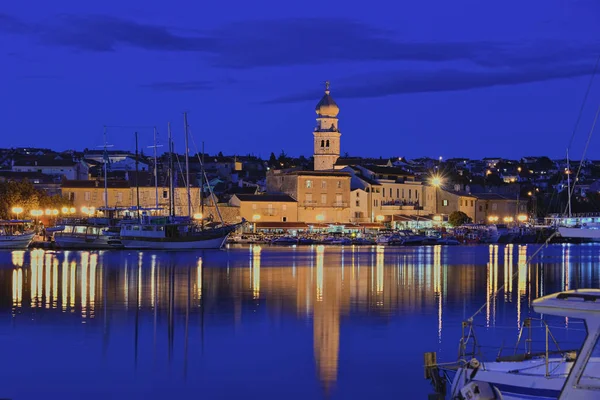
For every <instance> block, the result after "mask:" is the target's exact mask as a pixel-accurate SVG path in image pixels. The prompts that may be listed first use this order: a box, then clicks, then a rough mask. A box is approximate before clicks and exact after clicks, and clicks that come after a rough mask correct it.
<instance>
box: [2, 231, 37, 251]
mask: <svg viewBox="0 0 600 400" xmlns="http://www.w3.org/2000/svg"><path fill="white" fill-rule="evenodd" d="M34 235H35V234H34V233H26V234H23V235H7V236H0V249H16V250H19V249H26V248H27V247H29V244H30V243H31V241H32V240H33V236H34Z"/></svg>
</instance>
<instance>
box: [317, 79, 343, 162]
mask: <svg viewBox="0 0 600 400" xmlns="http://www.w3.org/2000/svg"><path fill="white" fill-rule="evenodd" d="M329 93H330V90H329V82H325V95H324V96H323V98H322V99H321V101H319V103H318V104H317V107H315V111H316V113H317V126H316V128H315V130H314V132H313V135H314V148H315V150H314V163H315V171H326V170H332V169H333V166H334V164H335V162H336V161H337V159H338V158H339V157H340V136H341V135H342V134H341V133H340V130H339V128H338V119H337V115H338V113H339V112H340V109H339V107H338V106H337V104H335V101H333V99H332V98H331V95H330V94H329Z"/></svg>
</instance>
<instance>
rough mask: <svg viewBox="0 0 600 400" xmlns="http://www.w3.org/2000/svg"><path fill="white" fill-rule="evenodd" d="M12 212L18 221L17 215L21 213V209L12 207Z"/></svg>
mask: <svg viewBox="0 0 600 400" xmlns="http://www.w3.org/2000/svg"><path fill="white" fill-rule="evenodd" d="M12 212H13V213H15V214H17V219H19V214H21V213H22V212H23V207H18V206H17V207H13V208H12Z"/></svg>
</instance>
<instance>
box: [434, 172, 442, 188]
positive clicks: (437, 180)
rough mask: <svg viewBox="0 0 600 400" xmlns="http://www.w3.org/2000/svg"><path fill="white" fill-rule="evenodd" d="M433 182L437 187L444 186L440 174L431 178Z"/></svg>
mask: <svg viewBox="0 0 600 400" xmlns="http://www.w3.org/2000/svg"><path fill="white" fill-rule="evenodd" d="M431 184H432V185H433V186H435V187H440V186H442V178H441V177H440V176H439V175H434V176H433V177H432V178H431Z"/></svg>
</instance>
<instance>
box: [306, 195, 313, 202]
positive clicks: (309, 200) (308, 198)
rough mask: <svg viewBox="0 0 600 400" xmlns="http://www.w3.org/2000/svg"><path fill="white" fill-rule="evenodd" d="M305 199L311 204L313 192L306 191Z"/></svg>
mask: <svg viewBox="0 0 600 400" xmlns="http://www.w3.org/2000/svg"><path fill="white" fill-rule="evenodd" d="M305 201H306V203H307V204H311V203H312V201H313V199H312V194H311V193H306V198H305Z"/></svg>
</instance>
